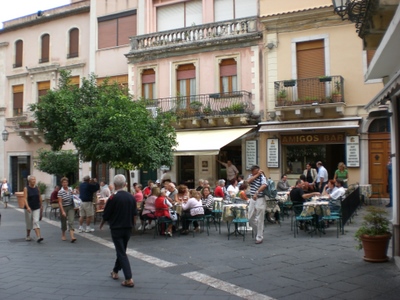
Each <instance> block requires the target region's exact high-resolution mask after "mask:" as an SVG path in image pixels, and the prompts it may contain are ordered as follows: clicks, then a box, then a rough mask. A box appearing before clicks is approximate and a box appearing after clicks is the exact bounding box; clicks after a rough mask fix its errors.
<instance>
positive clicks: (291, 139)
mask: <svg viewBox="0 0 400 300" xmlns="http://www.w3.org/2000/svg"><path fill="white" fill-rule="evenodd" d="M345 142H346V136H345V134H344V133H313V134H296V135H282V136H281V144H282V145H293V144H344V143H345Z"/></svg>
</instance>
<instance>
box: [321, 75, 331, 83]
mask: <svg viewBox="0 0 400 300" xmlns="http://www.w3.org/2000/svg"><path fill="white" fill-rule="evenodd" d="M318 79H319V82H329V81H332V77H331V76H320V77H319V78H318Z"/></svg>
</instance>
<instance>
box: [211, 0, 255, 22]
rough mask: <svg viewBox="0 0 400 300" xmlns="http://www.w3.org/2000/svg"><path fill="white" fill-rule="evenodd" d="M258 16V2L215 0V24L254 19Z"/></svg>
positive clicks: (251, 0) (250, 0) (248, 0)
mask: <svg viewBox="0 0 400 300" xmlns="http://www.w3.org/2000/svg"><path fill="white" fill-rule="evenodd" d="M257 15H258V1H257V0H215V1H214V20H215V22H220V21H226V20H232V19H240V18H247V17H254V16H257Z"/></svg>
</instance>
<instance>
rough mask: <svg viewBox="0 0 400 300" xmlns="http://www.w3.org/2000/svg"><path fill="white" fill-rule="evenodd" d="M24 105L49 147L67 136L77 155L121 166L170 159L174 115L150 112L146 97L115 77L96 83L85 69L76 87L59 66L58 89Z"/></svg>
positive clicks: (157, 164) (152, 164) (148, 166)
mask: <svg viewBox="0 0 400 300" xmlns="http://www.w3.org/2000/svg"><path fill="white" fill-rule="evenodd" d="M30 109H31V111H32V112H33V114H34V117H35V119H36V123H37V126H38V129H39V130H41V131H43V133H44V137H45V140H46V143H47V144H49V145H51V147H52V150H60V149H61V147H62V146H63V145H64V143H66V142H72V143H73V144H74V145H75V147H76V149H77V150H78V153H79V156H80V158H81V159H82V160H83V161H97V162H103V163H106V162H108V163H110V164H111V166H113V167H119V168H121V167H122V168H125V169H134V168H144V169H157V168H159V167H160V166H162V165H171V164H172V160H173V155H172V149H173V147H174V146H176V133H175V129H174V127H173V126H172V121H173V118H174V116H173V115H172V114H170V113H161V112H160V111H158V113H157V115H156V116H153V115H152V112H151V111H149V110H148V109H147V107H146V101H143V100H137V101H134V100H133V99H132V97H131V95H130V94H129V92H128V90H127V89H123V88H121V86H119V85H118V84H117V83H113V84H110V83H109V82H108V81H107V80H105V81H104V82H103V83H101V84H100V85H97V83H96V77H95V76H94V75H91V76H90V77H89V78H88V79H86V78H83V80H82V84H81V86H80V87H77V86H74V85H71V84H70V74H69V73H68V72H66V71H62V72H61V79H60V84H59V86H58V89H56V90H53V91H49V92H48V93H47V95H45V96H42V97H41V100H40V102H39V103H37V104H33V105H31V107H30Z"/></svg>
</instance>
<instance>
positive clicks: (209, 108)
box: [203, 106, 212, 116]
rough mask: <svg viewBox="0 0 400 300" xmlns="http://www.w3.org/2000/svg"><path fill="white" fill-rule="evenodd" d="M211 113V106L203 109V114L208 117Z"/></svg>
mask: <svg viewBox="0 0 400 300" xmlns="http://www.w3.org/2000/svg"><path fill="white" fill-rule="evenodd" d="M211 113H212V109H211V107H210V106H206V107H204V108H203V114H205V115H207V116H208V115H211Z"/></svg>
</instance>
